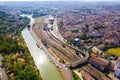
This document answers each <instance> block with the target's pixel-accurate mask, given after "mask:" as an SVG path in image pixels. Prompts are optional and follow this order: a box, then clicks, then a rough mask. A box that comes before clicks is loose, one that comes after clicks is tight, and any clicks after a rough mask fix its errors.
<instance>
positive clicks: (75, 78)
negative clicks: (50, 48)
mask: <svg viewBox="0 0 120 80" xmlns="http://www.w3.org/2000/svg"><path fill="white" fill-rule="evenodd" d="M72 76H73V79H74V80H81V79H80V78H79V76H78V75H77V74H75V73H74V72H73V71H72Z"/></svg>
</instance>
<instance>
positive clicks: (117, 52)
mask: <svg viewBox="0 0 120 80" xmlns="http://www.w3.org/2000/svg"><path fill="white" fill-rule="evenodd" d="M107 52H108V53H110V54H113V55H116V56H120V48H111V49H108V51H107Z"/></svg>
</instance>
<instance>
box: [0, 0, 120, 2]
mask: <svg viewBox="0 0 120 80" xmlns="http://www.w3.org/2000/svg"><path fill="white" fill-rule="evenodd" d="M70 1H71V2H120V1H118V0H110V1H108V0H107V1H79V0H75V1H73V0H67V1H65V0H56V1H55V0H49V1H44V0H29V1H25V0H21V1H18V0H11V1H9V0H6V1H3V0H2V1H1V0H0V2H70Z"/></svg>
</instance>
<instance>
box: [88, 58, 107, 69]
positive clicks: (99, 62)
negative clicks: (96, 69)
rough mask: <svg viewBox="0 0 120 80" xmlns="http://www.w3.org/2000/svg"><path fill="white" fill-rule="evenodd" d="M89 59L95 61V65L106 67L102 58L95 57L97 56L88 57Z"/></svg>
mask: <svg viewBox="0 0 120 80" xmlns="http://www.w3.org/2000/svg"><path fill="white" fill-rule="evenodd" d="M89 60H90V61H92V62H93V63H95V64H96V65H99V66H101V67H106V65H107V63H106V62H104V61H102V60H100V59H97V58H93V57H92V58H90V59H89Z"/></svg>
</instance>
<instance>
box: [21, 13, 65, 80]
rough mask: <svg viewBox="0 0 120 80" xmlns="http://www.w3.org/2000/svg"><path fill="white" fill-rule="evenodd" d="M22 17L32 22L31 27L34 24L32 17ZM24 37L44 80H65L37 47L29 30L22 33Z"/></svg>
mask: <svg viewBox="0 0 120 80" xmlns="http://www.w3.org/2000/svg"><path fill="white" fill-rule="evenodd" d="M21 16H22V17H24V16H27V17H28V18H30V20H31V22H30V25H32V24H33V22H34V19H33V18H32V17H31V16H32V15H25V14H24V15H21ZM22 36H23V38H24V40H25V42H26V44H27V46H28V49H29V51H30V53H31V55H32V57H33V59H34V62H35V64H36V66H37V68H38V70H39V71H40V74H41V76H42V78H43V80H63V78H62V76H61V74H60V72H59V71H58V70H57V68H56V66H55V65H53V64H52V63H51V62H50V61H49V59H48V57H47V55H46V54H45V52H44V51H43V50H42V49H40V48H38V47H37V46H36V40H35V39H34V38H33V36H32V35H31V33H30V32H29V30H27V28H25V29H24V30H23V31H22Z"/></svg>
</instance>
